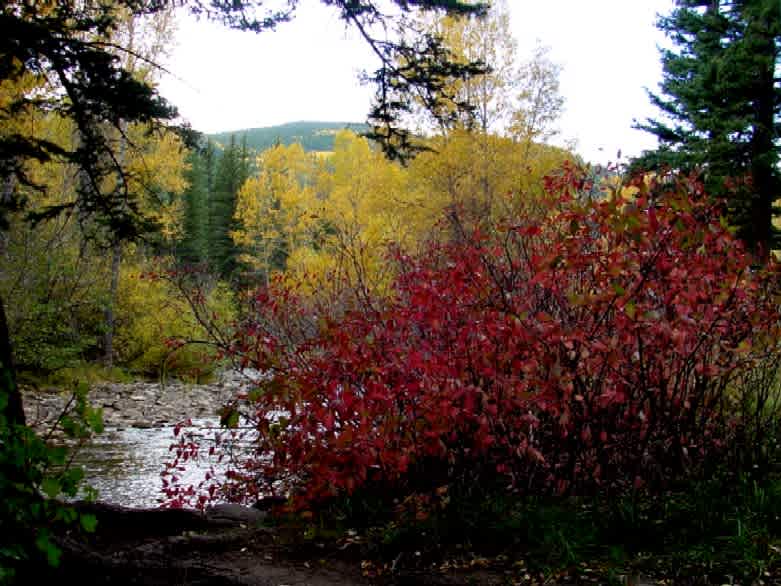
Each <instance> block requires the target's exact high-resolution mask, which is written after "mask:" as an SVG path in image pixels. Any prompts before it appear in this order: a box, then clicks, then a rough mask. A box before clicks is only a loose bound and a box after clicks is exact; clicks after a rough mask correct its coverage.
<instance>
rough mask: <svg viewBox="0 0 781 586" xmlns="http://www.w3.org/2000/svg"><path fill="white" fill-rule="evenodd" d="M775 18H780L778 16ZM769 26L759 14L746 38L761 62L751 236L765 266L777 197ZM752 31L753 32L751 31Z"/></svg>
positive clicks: (773, 50)
mask: <svg viewBox="0 0 781 586" xmlns="http://www.w3.org/2000/svg"><path fill="white" fill-rule="evenodd" d="M776 12H781V11H778V10H777V11H776ZM776 16H779V17H781V14H777V15H776ZM770 26H771V24H770V23H768V22H763V18H762V15H761V13H760V14H758V15H754V18H753V22H749V24H748V27H747V32H746V34H747V36H748V35H750V34H751V35H752V36H754V41H755V44H754V45H753V47H752V48H753V49H754V50H755V52H756V54H759V55H762V56H763V57H764V59H761V60H759V63H758V65H757V67H758V69H759V70H758V71H756V72H755V79H756V86H755V88H756V91H755V93H754V100H753V106H754V116H755V121H756V123H755V124H754V129H753V130H754V132H753V135H752V137H751V146H750V148H751V179H752V182H753V186H752V187H753V189H752V191H753V193H752V198H751V223H752V225H751V232H752V236H753V240H754V245H755V254H756V255H757V258H758V259H759V260H760V261H761V262H762V263H765V262H766V261H767V260H768V258H769V257H770V251H771V249H772V247H773V202H774V201H775V199H776V198H777V197H778V196H779V192H778V188H779V181H778V172H777V171H776V170H775V166H776V164H777V163H778V156H777V151H776V147H775V143H774V126H775V111H776V106H777V97H776V89H775V67H776V45H775V37H774V35H773V33H772V31H771V30H770ZM752 29H753V30H752Z"/></svg>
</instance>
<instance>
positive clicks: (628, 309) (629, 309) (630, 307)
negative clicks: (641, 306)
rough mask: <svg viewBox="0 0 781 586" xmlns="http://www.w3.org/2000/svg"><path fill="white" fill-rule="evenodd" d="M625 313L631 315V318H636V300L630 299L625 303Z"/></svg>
mask: <svg viewBox="0 0 781 586" xmlns="http://www.w3.org/2000/svg"><path fill="white" fill-rule="evenodd" d="M624 313H625V314H626V315H627V316H628V317H629V319H635V303H634V301H630V302H629V303H627V304H626V305H624Z"/></svg>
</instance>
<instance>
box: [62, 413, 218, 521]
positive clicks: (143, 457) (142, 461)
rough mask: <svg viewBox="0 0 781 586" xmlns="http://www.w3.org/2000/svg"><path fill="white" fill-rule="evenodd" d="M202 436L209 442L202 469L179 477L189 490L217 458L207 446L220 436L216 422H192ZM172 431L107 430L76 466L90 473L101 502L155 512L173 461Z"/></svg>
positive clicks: (79, 457) (197, 467)
mask: <svg viewBox="0 0 781 586" xmlns="http://www.w3.org/2000/svg"><path fill="white" fill-rule="evenodd" d="M193 426H194V427H195V428H196V430H197V435H198V436H200V437H201V438H202V439H205V440H207V441H206V443H205V444H204V445H206V449H205V450H203V451H202V455H201V458H200V460H199V462H198V463H197V465H189V466H187V470H186V471H185V472H182V473H179V474H178V476H179V477H180V478H181V479H182V484H184V485H189V484H193V485H197V484H198V483H199V482H200V481H202V480H203V478H204V475H205V474H206V472H207V471H208V469H209V467H210V466H211V465H214V466H216V467H217V468H219V464H218V462H217V457H216V456H211V457H209V456H208V441H209V440H210V439H211V438H214V435H215V433H218V432H219V431H220V429H219V422H218V420H217V419H216V418H215V419H199V420H193ZM174 439H175V438H174V428H173V426H166V427H158V428H149V429H136V428H126V429H106V430H105V432H104V433H102V434H100V435H99V436H97V437H96V438H95V439H94V441H93V442H91V443H90V444H89V445H87V446H85V447H83V448H82V449H81V450H80V451H79V452H78V454H77V456H76V458H75V460H74V462H75V463H76V464H79V465H81V466H82V467H83V468H84V472H85V484H87V485H89V486H92V487H93V488H95V489H97V491H98V498H99V500H101V501H104V502H108V503H113V504H118V505H123V506H128V507H155V506H158V505H159V504H160V503H161V501H162V498H163V494H162V492H161V491H162V486H163V483H162V479H161V477H160V473H161V472H162V470H163V469H164V466H165V463H166V462H168V461H170V460H171V459H172V457H173V454H172V452H171V451H170V449H169V448H170V446H171V444H172V443H173V442H174Z"/></svg>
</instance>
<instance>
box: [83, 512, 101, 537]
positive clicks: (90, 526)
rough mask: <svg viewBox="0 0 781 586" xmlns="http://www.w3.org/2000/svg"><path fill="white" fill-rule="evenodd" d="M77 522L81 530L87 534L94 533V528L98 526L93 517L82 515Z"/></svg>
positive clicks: (96, 520)
mask: <svg viewBox="0 0 781 586" xmlns="http://www.w3.org/2000/svg"><path fill="white" fill-rule="evenodd" d="M79 522H80V523H81V528H82V529H84V531H86V532H87V533H94V532H95V528H96V527H97V526H98V519H97V518H96V517H95V515H89V514H87V515H82V516H81V517H80V518H79Z"/></svg>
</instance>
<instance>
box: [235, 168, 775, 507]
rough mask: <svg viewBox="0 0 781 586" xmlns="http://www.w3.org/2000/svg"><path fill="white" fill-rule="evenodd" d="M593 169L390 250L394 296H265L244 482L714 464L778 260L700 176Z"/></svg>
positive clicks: (562, 489) (327, 484) (564, 486)
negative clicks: (543, 203) (716, 200)
mask: <svg viewBox="0 0 781 586" xmlns="http://www.w3.org/2000/svg"><path fill="white" fill-rule="evenodd" d="M581 186H582V181H581V179H580V177H579V175H578V173H577V172H576V170H574V169H572V168H570V169H567V170H565V172H564V173H562V174H561V175H560V176H558V177H556V178H551V179H549V180H548V185H547V187H548V191H549V201H548V214H547V217H545V218H544V220H543V221H539V220H537V221H535V220H533V219H532V218H525V217H517V218H514V219H513V221H512V222H507V223H506V224H505V225H503V226H500V227H498V228H497V232H496V234H493V235H491V236H490V237H483V236H480V235H473V236H470V237H469V238H466V237H465V238H461V239H457V241H454V242H450V243H448V244H444V245H436V246H432V247H431V248H430V250H429V251H428V252H427V254H425V255H423V256H421V257H420V258H406V257H402V256H398V257H397V258H396V261H397V262H399V263H400V266H402V267H403V269H402V271H401V274H400V276H399V278H398V280H397V282H396V285H395V289H394V296H393V298H392V299H389V300H375V302H374V303H372V304H368V303H367V304H366V305H364V306H363V307H361V308H358V309H354V310H352V311H350V312H348V313H347V314H346V315H343V316H341V317H340V318H339V319H327V318H324V317H321V316H318V315H313V314H312V311H313V310H312V309H311V308H308V307H307V306H306V304H305V303H304V302H302V301H301V300H298V299H296V297H295V296H294V295H293V294H292V293H290V292H287V293H285V294H280V293H279V292H277V294H275V295H271V296H262V297H259V298H258V300H257V305H258V312H259V314H258V318H257V320H255V321H253V322H252V323H251V324H248V325H247V326H246V328H245V329H244V330H243V331H242V333H241V334H240V335H239V337H238V339H237V340H236V346H235V349H236V352H237V353H238V354H240V355H241V356H242V357H243V359H244V361H245V364H247V365H249V366H253V367H254V368H257V369H258V370H259V371H263V372H265V373H266V374H267V376H266V377H265V378H264V379H263V380H261V381H258V387H257V389H256V390H255V391H253V392H250V393H249V394H248V395H247V396H246V397H243V399H245V402H246V405H245V406H247V407H249V409H250V411H251V412H252V413H253V414H254V416H253V417H252V419H253V421H254V422H255V425H256V429H257V434H258V439H257V444H256V449H255V451H254V452H253V455H252V456H251V457H250V459H249V460H248V462H247V463H246V466H245V467H244V468H243V469H241V471H240V472H236V473H235V474H233V475H232V478H233V479H234V482H236V483H239V484H241V483H244V487H243V489H242V490H245V491H250V492H254V491H261V492H262V491H263V490H267V489H268V486H263V484H262V483H261V482H260V479H263V480H264V481H265V482H271V481H272V480H276V481H278V482H282V483H284V484H285V485H286V488H287V489H288V490H291V491H292V492H293V493H294V494H296V495H298V497H299V502H300V503H302V504H306V503H312V502H317V501H319V500H321V499H325V498H328V497H330V496H333V495H338V494H344V493H351V492H353V491H355V490H356V489H358V488H365V487H372V488H373V489H375V490H388V491H389V492H390V491H395V492H396V493H398V492H399V491H400V492H401V494H409V493H414V492H418V491H421V492H422V491H427V490H432V489H433V488H435V487H437V486H442V485H444V484H448V483H452V482H467V483H473V482H476V483H481V485H483V486H488V485H490V486H493V487H500V488H502V489H504V488H505V487H506V488H507V489H509V490H517V491H521V492H534V493H538V494H539V493H547V494H590V493H597V492H600V493H607V494H616V493H621V492H624V491H627V490H631V489H633V488H638V487H641V486H642V487H645V488H646V489H648V490H659V489H662V488H664V487H665V486H668V485H669V484H670V483H672V482H674V481H676V480H678V479H681V478H684V477H690V476H693V475H698V474H707V473H708V472H709V470H710V469H711V468H713V467H714V466H716V465H717V464H719V463H721V464H723V463H724V462H725V458H727V457H728V456H729V452H730V449H732V448H733V447H734V443H733V440H734V438H735V437H737V436H736V430H738V429H739V428H741V425H742V423H743V421H742V420H741V417H742V416H744V415H746V414H745V413H742V412H741V410H740V408H739V403H740V401H739V400H738V397H737V395H738V394H739V391H740V389H739V380H740V376H742V374H743V373H746V372H749V371H750V370H751V369H752V368H754V367H756V366H757V364H758V363H759V362H761V361H762V360H763V359H765V358H766V357H767V355H769V354H772V353H774V352H775V351H776V346H775V345H776V343H777V342H776V340H777V339H778V325H779V311H778V306H777V304H776V301H775V299H774V296H773V292H772V290H771V285H772V283H773V280H774V277H773V270H772V267H771V269H767V270H763V271H754V270H752V269H751V261H750V258H749V257H748V256H747V254H746V252H745V250H744V248H743V246H742V245H741V244H740V243H739V242H738V241H736V239H735V238H734V237H733V236H732V235H731V233H730V231H729V230H728V229H727V228H726V224H725V223H724V222H723V220H722V219H721V217H720V215H719V213H718V209H717V208H715V207H713V206H712V205H711V204H709V203H708V201H707V200H706V199H705V198H704V197H703V196H702V194H701V190H700V188H699V186H698V185H697V184H694V183H692V182H689V181H677V182H672V183H667V184H657V185H653V186H651V187H650V188H648V187H646V186H645V184H644V183H642V182H638V187H639V192H638V194H637V195H636V197H635V198H634V199H633V200H632V201H625V200H622V199H620V198H618V199H616V200H614V201H601V202H585V201H582V200H579V198H578V188H579V187H581ZM272 323H273V324H275V327H273V328H272V327H270V324H272ZM742 404H744V405H745V402H744V403H742ZM233 488H234V489H235V488H236V487H235V486H234V487H233ZM275 488H276V490H279V488H280V487H279V485H275Z"/></svg>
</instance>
